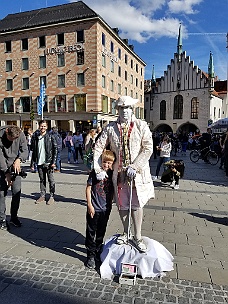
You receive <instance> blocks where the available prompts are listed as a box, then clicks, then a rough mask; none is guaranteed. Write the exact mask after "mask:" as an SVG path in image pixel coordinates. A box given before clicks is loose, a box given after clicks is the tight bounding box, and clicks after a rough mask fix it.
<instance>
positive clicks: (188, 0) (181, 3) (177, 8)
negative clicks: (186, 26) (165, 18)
mask: <svg viewBox="0 0 228 304" xmlns="http://www.w3.org/2000/svg"><path fill="white" fill-rule="evenodd" d="M202 1H203V0H170V1H168V7H169V10H170V12H171V13H174V14H179V13H185V14H195V13H197V11H196V10H194V6H195V5H198V4H200V3H201V2H202Z"/></svg>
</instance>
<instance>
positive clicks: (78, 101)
mask: <svg viewBox="0 0 228 304" xmlns="http://www.w3.org/2000/svg"><path fill="white" fill-rule="evenodd" d="M74 110H75V112H79V111H86V94H77V95H74Z"/></svg>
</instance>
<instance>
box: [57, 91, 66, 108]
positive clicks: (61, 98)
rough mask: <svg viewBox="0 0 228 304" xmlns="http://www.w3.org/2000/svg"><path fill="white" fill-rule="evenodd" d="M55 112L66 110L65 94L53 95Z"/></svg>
mask: <svg viewBox="0 0 228 304" xmlns="http://www.w3.org/2000/svg"><path fill="white" fill-rule="evenodd" d="M55 112H66V95H56V96H55Z"/></svg>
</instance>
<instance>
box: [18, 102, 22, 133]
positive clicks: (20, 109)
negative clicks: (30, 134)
mask: <svg viewBox="0 0 228 304" xmlns="http://www.w3.org/2000/svg"><path fill="white" fill-rule="evenodd" d="M22 110H23V107H22V105H18V106H17V113H19V115H20V116H19V117H20V129H21V127H22V121H21V113H22Z"/></svg>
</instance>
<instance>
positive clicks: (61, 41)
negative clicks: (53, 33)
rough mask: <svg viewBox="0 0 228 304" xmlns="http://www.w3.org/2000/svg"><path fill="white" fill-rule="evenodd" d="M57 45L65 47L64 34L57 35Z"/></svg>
mask: <svg viewBox="0 0 228 304" xmlns="http://www.w3.org/2000/svg"><path fill="white" fill-rule="evenodd" d="M57 45H64V33H61V34H57Z"/></svg>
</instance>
